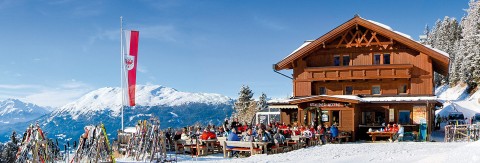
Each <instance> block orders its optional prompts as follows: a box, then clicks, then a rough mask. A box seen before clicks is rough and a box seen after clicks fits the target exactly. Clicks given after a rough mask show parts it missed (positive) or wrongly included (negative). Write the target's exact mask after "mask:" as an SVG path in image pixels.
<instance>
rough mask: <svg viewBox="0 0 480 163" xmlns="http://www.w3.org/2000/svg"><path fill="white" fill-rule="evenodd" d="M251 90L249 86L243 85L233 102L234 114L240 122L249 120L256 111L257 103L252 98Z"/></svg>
mask: <svg viewBox="0 0 480 163" xmlns="http://www.w3.org/2000/svg"><path fill="white" fill-rule="evenodd" d="M252 97H253V92H252V90H251V89H250V87H248V86H246V85H243V86H242V88H240V92H239V93H238V99H237V102H235V106H234V108H235V111H236V116H237V118H238V120H239V121H240V122H245V121H247V122H250V121H251V120H252V118H253V117H254V116H255V113H256V111H257V104H256V103H255V100H254V99H253V98H252Z"/></svg>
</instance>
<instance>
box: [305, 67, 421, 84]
mask: <svg viewBox="0 0 480 163" xmlns="http://www.w3.org/2000/svg"><path fill="white" fill-rule="evenodd" d="M412 68H413V65H411V64H392V65H361V66H329V67H307V68H305V71H306V72H307V73H308V74H307V78H306V79H297V81H328V80H366V79H405V78H407V79H408V78H411V76H412V75H411V70H412Z"/></svg>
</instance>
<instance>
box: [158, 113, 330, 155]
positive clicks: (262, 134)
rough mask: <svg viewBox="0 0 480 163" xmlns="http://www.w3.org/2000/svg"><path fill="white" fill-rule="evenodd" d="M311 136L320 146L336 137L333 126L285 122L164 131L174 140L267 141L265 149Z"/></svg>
mask: <svg viewBox="0 0 480 163" xmlns="http://www.w3.org/2000/svg"><path fill="white" fill-rule="evenodd" d="M315 135H320V137H319V138H320V139H321V143H322V144H326V143H327V142H331V141H334V140H335V138H336V137H337V136H338V135H339V131H338V128H337V125H336V124H333V125H332V126H328V125H318V126H313V125H311V126H303V125H299V126H297V125H293V126H292V125H286V124H285V123H279V122H271V123H268V124H263V123H259V124H257V125H252V124H250V123H249V122H243V123H241V122H239V121H238V119H236V118H235V119H233V120H228V119H225V121H224V122H223V124H222V125H221V126H215V125H207V126H205V128H202V127H201V126H189V127H184V128H182V129H178V130H176V131H174V130H173V129H171V128H168V129H167V130H166V131H165V136H166V137H167V139H169V140H172V141H176V140H179V139H182V140H190V139H200V140H208V139H216V138H217V137H226V139H227V140H228V141H245V142H267V143H268V144H267V148H268V149H270V148H271V147H272V146H274V145H276V144H278V145H286V141H287V139H288V138H291V137H292V136H303V137H305V140H306V143H305V144H309V142H310V141H311V140H316V139H317V138H316V137H315Z"/></svg>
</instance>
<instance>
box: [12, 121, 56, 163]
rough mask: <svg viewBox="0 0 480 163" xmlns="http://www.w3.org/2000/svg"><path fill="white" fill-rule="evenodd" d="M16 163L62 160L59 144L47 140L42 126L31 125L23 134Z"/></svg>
mask: <svg viewBox="0 0 480 163" xmlns="http://www.w3.org/2000/svg"><path fill="white" fill-rule="evenodd" d="M23 135H24V136H23V138H22V142H21V143H20V146H19V148H18V152H17V154H16V159H15V162H18V163H24V162H41V163H45V162H55V161H59V160H61V159H62V156H61V155H60V148H59V147H58V144H55V143H53V141H52V139H47V138H46V136H45V134H44V133H43V130H42V129H41V128H40V125H39V124H38V123H37V124H35V126H33V125H30V126H29V127H28V128H27V129H26V131H25V133H24V134H23Z"/></svg>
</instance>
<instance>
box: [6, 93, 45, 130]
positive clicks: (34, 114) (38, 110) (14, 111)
mask: <svg viewBox="0 0 480 163" xmlns="http://www.w3.org/2000/svg"><path fill="white" fill-rule="evenodd" d="M47 113H49V111H48V110H47V109H45V108H43V107H41V106H38V105H35V104H32V103H26V102H22V101H20V100H17V99H6V100H4V101H0V126H3V125H9V124H14V123H18V122H27V121H30V120H34V119H37V118H39V117H41V116H43V115H45V114H47Z"/></svg>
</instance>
